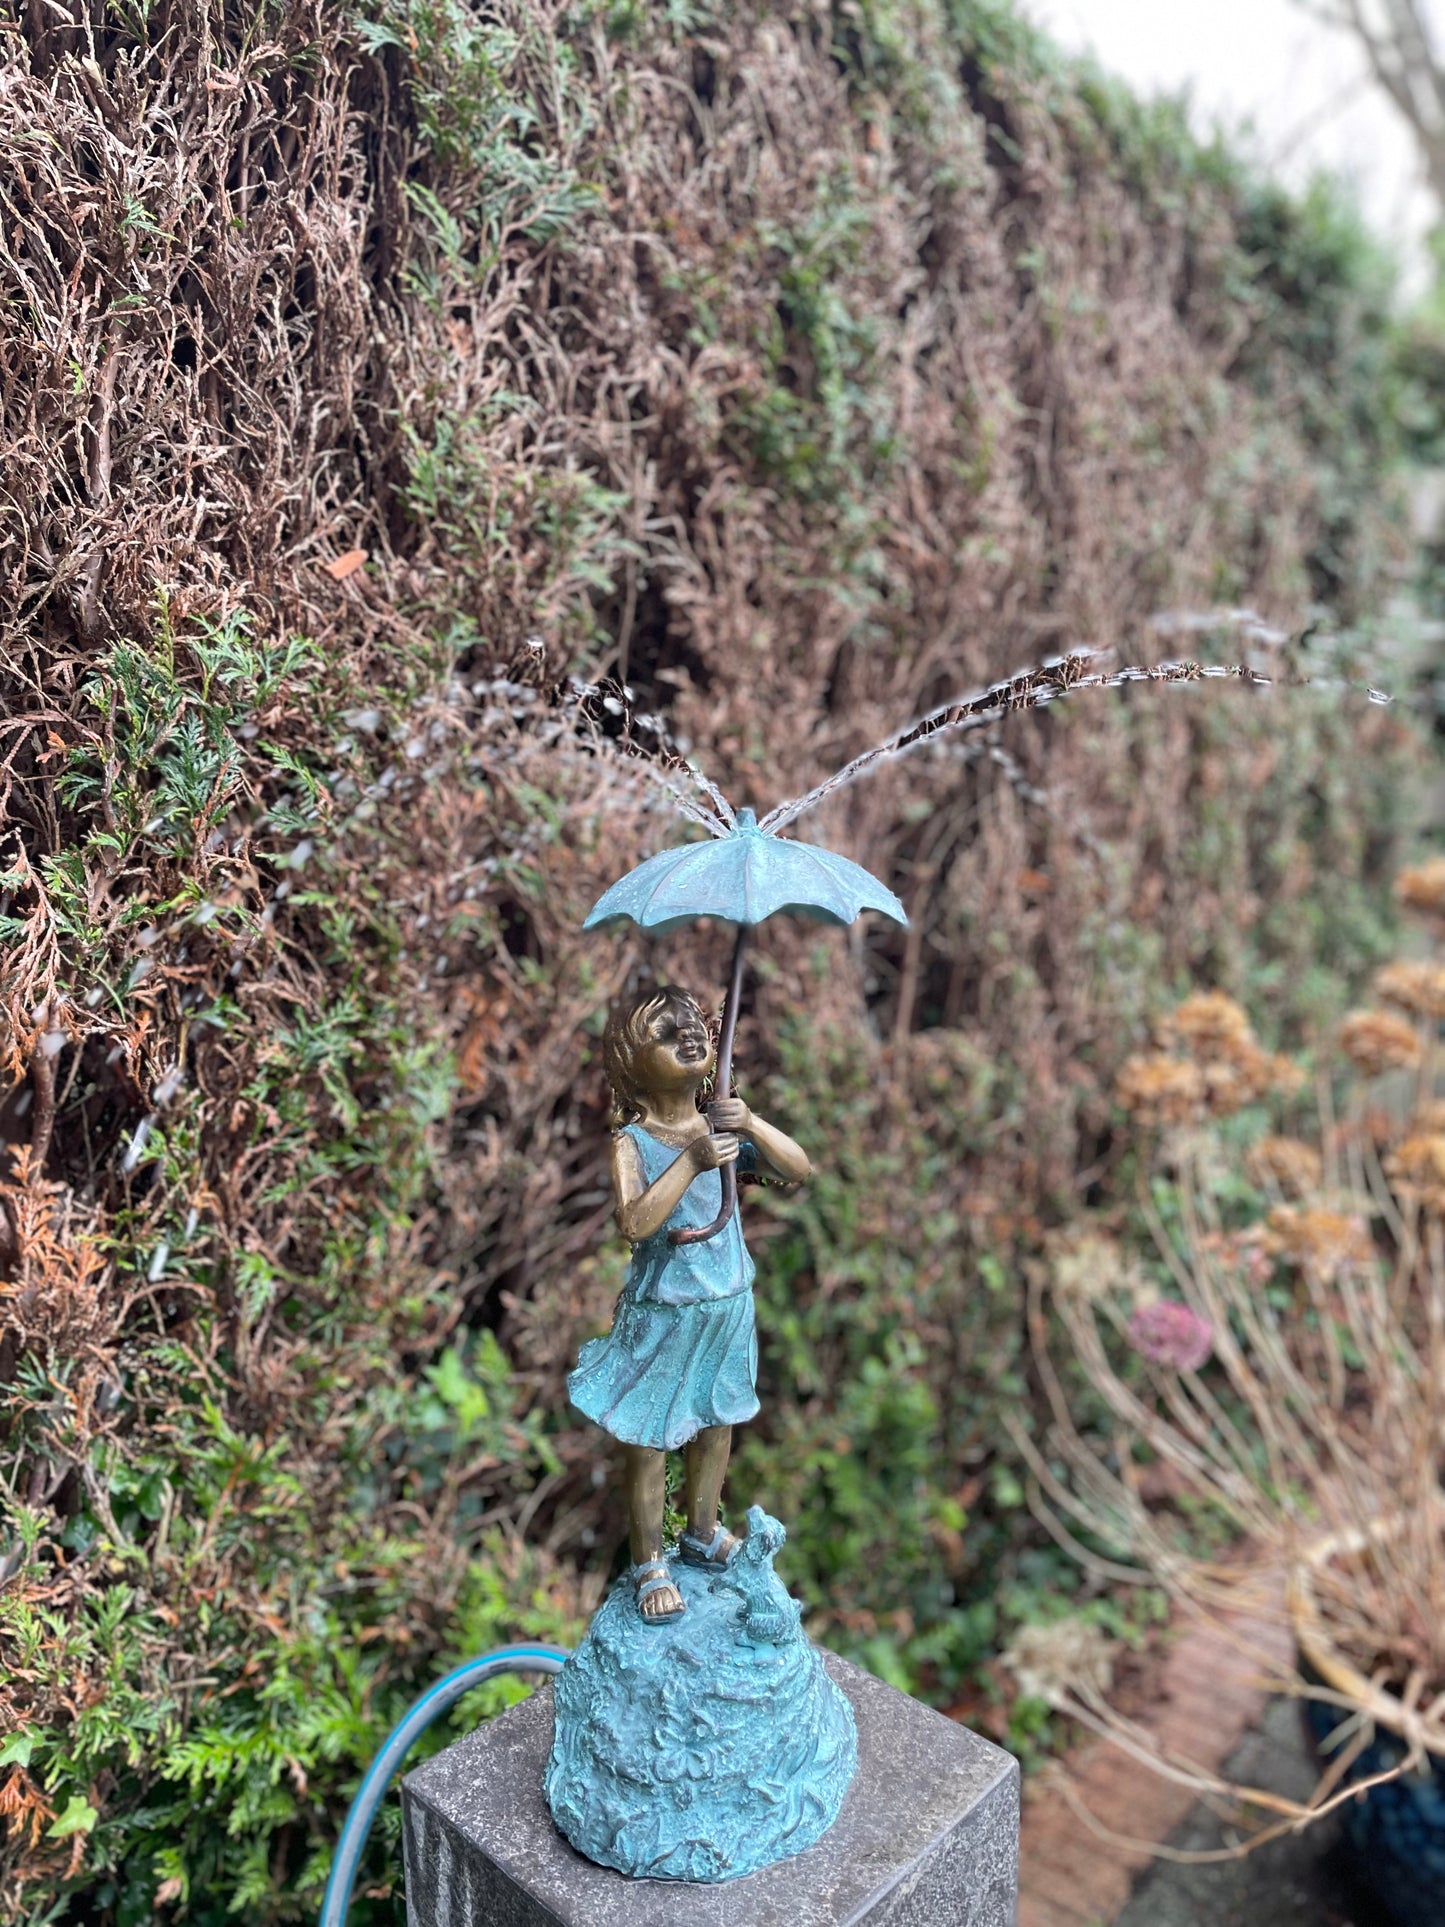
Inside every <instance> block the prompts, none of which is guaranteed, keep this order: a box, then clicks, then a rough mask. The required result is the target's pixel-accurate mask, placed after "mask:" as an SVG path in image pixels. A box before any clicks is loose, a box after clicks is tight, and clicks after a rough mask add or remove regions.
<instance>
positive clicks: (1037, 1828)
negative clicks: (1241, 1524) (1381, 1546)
mask: <svg viewBox="0 0 1445 1927" xmlns="http://www.w3.org/2000/svg"><path fill="white" fill-rule="evenodd" d="M1236 1632H1237V1634H1238V1637H1239V1639H1240V1641H1241V1643H1247V1644H1248V1645H1251V1646H1253V1647H1255V1648H1256V1649H1265V1650H1267V1651H1269V1652H1270V1653H1271V1654H1278V1655H1279V1656H1280V1657H1281V1658H1284V1657H1285V1656H1286V1655H1287V1654H1288V1652H1289V1646H1290V1641H1289V1633H1288V1629H1287V1628H1286V1627H1285V1625H1284V1624H1283V1619H1282V1615H1277V1616H1271V1617H1269V1618H1260V1619H1250V1620H1239V1621H1237V1622H1236ZM1265 1705H1266V1695H1265V1693H1264V1692H1263V1691H1262V1690H1261V1688H1260V1687H1259V1686H1258V1685H1257V1684H1256V1682H1255V1680H1254V1679H1253V1678H1252V1677H1251V1667H1250V1662H1249V1660H1248V1658H1247V1657H1246V1655H1245V1654H1244V1653H1242V1652H1241V1651H1240V1649H1239V1646H1237V1645H1236V1644H1235V1643H1234V1642H1233V1641H1232V1640H1230V1639H1229V1638H1227V1637H1226V1636H1225V1635H1224V1634H1223V1633H1221V1632H1219V1631H1216V1630H1213V1629H1209V1628H1205V1627H1198V1626H1196V1627H1190V1628H1188V1629H1187V1630H1186V1631H1185V1632H1184V1633H1183V1634H1182V1635H1181V1636H1180V1637H1179V1638H1178V1639H1176V1640H1175V1641H1174V1643H1173V1645H1172V1646H1171V1648H1170V1650H1169V1652H1168V1653H1167V1655H1166V1657H1165V1660H1164V1667H1163V1674H1162V1680H1161V1686H1160V1691H1159V1696H1158V1699H1157V1701H1156V1702H1155V1704H1154V1705H1153V1706H1152V1707H1151V1708H1150V1709H1149V1711H1148V1712H1147V1713H1146V1714H1144V1715H1143V1716H1142V1717H1141V1718H1140V1720H1139V1722H1138V1723H1139V1725H1140V1726H1142V1727H1144V1728H1145V1729H1146V1730H1148V1731H1150V1732H1152V1733H1154V1734H1155V1735H1156V1736H1157V1738H1158V1740H1159V1742H1160V1743H1161V1744H1162V1745H1163V1746H1164V1747H1166V1748H1167V1749H1169V1750H1170V1751H1171V1752H1173V1753H1175V1754H1178V1755H1182V1756H1184V1757H1185V1758H1188V1759H1190V1760H1192V1761H1194V1762H1195V1763H1196V1764H1198V1765H1200V1766H1202V1767H1206V1768H1210V1769H1217V1768H1219V1767H1221V1766H1223V1765H1224V1764H1225V1763H1226V1762H1227V1761H1228V1760H1229V1759H1230V1757H1231V1755H1233V1754H1234V1753H1235V1752H1236V1750H1237V1748H1238V1747H1239V1745H1240V1742H1241V1740H1242V1739H1243V1737H1244V1736H1245V1734H1246V1733H1247V1732H1248V1731H1249V1730H1250V1729H1251V1728H1253V1727H1255V1726H1257V1725H1258V1724H1259V1722H1260V1720H1261V1718H1262V1717H1263V1714H1264V1711H1265ZM1066 1767H1067V1771H1068V1775H1069V1780H1070V1783H1071V1785H1072V1788H1073V1790H1074V1793H1075V1795H1076V1797H1077V1798H1078V1799H1079V1800H1080V1801H1081V1802H1082V1804H1083V1806H1084V1807H1085V1808H1086V1809H1087V1810H1088V1812H1089V1813H1091V1814H1092V1815H1093V1816H1094V1819H1095V1821H1096V1822H1097V1823H1098V1826H1099V1828H1100V1829H1101V1830H1102V1832H1096V1831H1095V1830H1094V1829H1093V1828H1091V1827H1090V1826H1088V1825H1087V1824H1086V1823H1085V1822H1084V1821H1083V1820H1082V1819H1080V1818H1079V1817H1078V1816H1077V1815H1076V1814H1075V1812H1074V1811H1073V1810H1072V1808H1071V1806H1070V1805H1069V1804H1068V1802H1067V1801H1066V1800H1065V1799H1064V1798H1063V1797H1061V1795H1060V1794H1059V1793H1058V1791H1057V1790H1056V1789H1050V1788H1048V1786H1047V1784H1044V1785H1041V1786H1038V1787H1036V1788H1034V1789H1032V1790H1031V1791H1030V1792H1029V1793H1028V1794H1027V1795H1026V1797H1025V1802H1024V1818H1023V1841H1022V1866H1021V1873H1020V1895H1019V1919H1018V1927H1114V1923H1116V1922H1119V1921H1120V1916H1121V1914H1123V1912H1124V1909H1125V1907H1126V1906H1127V1904H1128V1902H1129V1897H1130V1894H1131V1892H1132V1891H1133V1890H1134V1888H1135V1886H1136V1883H1138V1882H1139V1880H1140V1876H1141V1875H1143V1874H1145V1873H1146V1872H1147V1871H1148V1869H1149V1868H1151V1867H1152V1866H1153V1865H1155V1864H1156V1863H1155V1862H1154V1860H1153V1858H1152V1856H1151V1855H1150V1854H1149V1853H1147V1852H1146V1851H1143V1850H1142V1849H1141V1848H1140V1847H1134V1846H1128V1845H1125V1844H1124V1841H1136V1842H1151V1843H1158V1842H1163V1841H1166V1840H1168V1839H1169V1838H1170V1837H1171V1835H1174V1834H1176V1833H1177V1832H1178V1831H1179V1830H1180V1829H1181V1828H1182V1827H1184V1826H1185V1825H1186V1823H1187V1822H1188V1821H1189V1820H1190V1817H1191V1815H1192V1813H1193V1812H1194V1808H1195V1796H1194V1795H1193V1794H1192V1793H1191V1792H1190V1791H1189V1789H1188V1788H1187V1787H1180V1786H1176V1785H1174V1784H1173V1783H1172V1782H1171V1781H1168V1780H1165V1779H1163V1778H1161V1777H1160V1776H1159V1775H1158V1774H1156V1773H1154V1772H1153V1771H1151V1769H1150V1768H1149V1767H1147V1766H1145V1765H1142V1764H1141V1763H1140V1762H1138V1761H1135V1760H1133V1759H1131V1758H1130V1757H1129V1755H1128V1754H1126V1753H1124V1752H1122V1751H1121V1750H1120V1749H1119V1748H1118V1747H1115V1746H1112V1745H1110V1744H1109V1743H1108V1742H1106V1741H1102V1740H1100V1741H1094V1742H1091V1743H1090V1744H1088V1745H1087V1746H1084V1747H1081V1748H1080V1749H1079V1750H1078V1751H1077V1752H1076V1753H1074V1754H1073V1755H1071V1756H1070V1758H1069V1760H1068V1761H1067V1762H1066ZM1044 1778H1045V1781H1046V1780H1047V1776H1044ZM1107 1835H1117V1836H1121V1838H1119V1839H1111V1838H1108V1837H1104V1836H1107ZM1231 1919H1232V1916H1230V1915H1228V1914H1221V1915H1218V1916H1214V1917H1211V1921H1210V1927H1224V1924H1225V1923H1226V1922H1227V1921H1230V1920H1231ZM1121 1927H1122V1924H1121ZM1130 1927H1152V1923H1151V1922H1150V1920H1148V1919H1147V1918H1145V1917H1141V1918H1139V1919H1137V1920H1133V1919H1131V1921H1130ZM1158 1927H1164V1916H1162V1915H1161V1916H1160V1919H1159V1923H1158ZM1270 1927H1274V1923H1273V1921H1271V1923H1270ZM1311 1927H1323V1921H1322V1920H1320V1919H1319V1918H1318V1917H1317V1918H1316V1920H1315V1921H1314V1922H1312V1923H1311ZM1360 1927H1369V1923H1366V1922H1364V1921H1362V1922H1361V1923H1360Z"/></svg>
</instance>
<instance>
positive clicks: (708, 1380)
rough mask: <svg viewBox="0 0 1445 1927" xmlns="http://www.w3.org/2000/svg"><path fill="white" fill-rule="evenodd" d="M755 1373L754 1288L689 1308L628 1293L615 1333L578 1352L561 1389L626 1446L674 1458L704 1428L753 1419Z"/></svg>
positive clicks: (621, 1303)
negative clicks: (574, 1366) (649, 1448)
mask: <svg viewBox="0 0 1445 1927" xmlns="http://www.w3.org/2000/svg"><path fill="white" fill-rule="evenodd" d="M757 1375H758V1333H757V1321H756V1319H755V1317H754V1313H753V1294H752V1293H751V1292H750V1291H736V1292H733V1293H732V1294H731V1295H730V1296H729V1297H727V1298H704V1299H702V1300H700V1301H699V1302H698V1303H696V1304H692V1305H662V1304H658V1303H656V1302H655V1301H648V1302H645V1303H639V1302H638V1300H636V1299H635V1298H628V1297H626V1296H624V1297H622V1298H620V1299H619V1300H618V1303H617V1315H616V1317H615V1318H614V1319H613V1321H612V1330H611V1331H610V1332H609V1333H608V1334H607V1336H606V1337H605V1338H593V1339H590V1340H589V1341H588V1342H587V1344H585V1345H584V1346H583V1347H582V1350H581V1352H580V1353H579V1355H578V1358H577V1369H576V1371H574V1372H573V1373H572V1374H571V1375H570V1376H569V1378H568V1380H567V1390H568V1393H569V1394H570V1396H571V1399H572V1403H573V1404H574V1405H575V1406H576V1407H577V1409H578V1411H579V1412H585V1413H586V1414H587V1416H588V1418H590V1419H591V1420H592V1421H593V1423H594V1424H597V1425H600V1426H601V1427H602V1429H603V1431H604V1432H609V1433H611V1435H612V1437H613V1438H615V1439H618V1440H620V1441H621V1443H622V1444H623V1445H648V1446H652V1447H653V1448H654V1449H655V1450H660V1451H666V1452H672V1451H675V1450H676V1449H677V1447H678V1446H680V1445H686V1443H687V1441H688V1440H689V1439H690V1438H693V1437H694V1436H695V1435H696V1434H697V1433H698V1432H701V1431H702V1430H703V1429H704V1427H706V1426H709V1425H743V1424H745V1423H746V1422H747V1420H748V1419H750V1418H756V1417H757V1414H758V1393H757Z"/></svg>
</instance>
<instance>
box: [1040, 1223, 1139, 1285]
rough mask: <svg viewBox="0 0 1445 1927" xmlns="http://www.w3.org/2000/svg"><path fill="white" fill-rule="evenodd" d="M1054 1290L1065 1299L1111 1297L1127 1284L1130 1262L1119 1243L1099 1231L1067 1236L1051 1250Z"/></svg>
mask: <svg viewBox="0 0 1445 1927" xmlns="http://www.w3.org/2000/svg"><path fill="white" fill-rule="evenodd" d="M1052 1257H1053V1267H1054V1289H1055V1291H1058V1292H1062V1293H1063V1294H1064V1295H1065V1296H1066V1297H1081V1298H1085V1299H1102V1298H1109V1297H1112V1296H1113V1295H1114V1294H1115V1293H1116V1292H1117V1291H1119V1290H1120V1289H1121V1288H1122V1287H1124V1286H1125V1285H1126V1282H1127V1277H1128V1269H1129V1267H1128V1263H1127V1261H1126V1259H1125V1257H1124V1253H1123V1251H1122V1250H1121V1249H1120V1247H1119V1245H1118V1243H1117V1241H1116V1240H1115V1239H1113V1238H1104V1237H1100V1236H1099V1234H1098V1233H1097V1232H1092V1231H1086V1232H1083V1233H1082V1234H1077V1233H1076V1234H1075V1235H1073V1236H1064V1237H1060V1238H1059V1239H1057V1240H1056V1241H1055V1243H1054V1245H1053V1249H1052Z"/></svg>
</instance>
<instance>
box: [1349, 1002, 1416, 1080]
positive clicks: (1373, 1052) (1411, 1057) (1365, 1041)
mask: <svg viewBox="0 0 1445 1927" xmlns="http://www.w3.org/2000/svg"><path fill="white" fill-rule="evenodd" d="M1340 1048H1341V1049H1342V1050H1343V1051H1344V1053H1345V1055H1346V1057H1348V1058H1349V1060H1350V1062H1351V1063H1352V1064H1353V1065H1354V1067H1355V1069H1356V1070H1358V1071H1363V1072H1364V1074H1365V1076H1366V1077H1378V1076H1380V1075H1381V1073H1382V1072H1384V1071H1410V1070H1414V1069H1415V1067H1416V1065H1417V1064H1418V1063H1419V1062H1420V1039H1419V1037H1418V1036H1417V1035H1416V1032H1415V1026H1414V1025H1413V1024H1412V1023H1410V1022H1409V1021H1408V1020H1407V1019H1406V1018H1404V1017H1397V1016H1396V1015H1395V1013H1394V1012H1393V1011H1391V1010H1352V1011H1351V1012H1350V1014H1349V1016H1348V1017H1347V1018H1346V1019H1345V1021H1344V1022H1343V1023H1342V1024H1341V1025H1340Z"/></svg>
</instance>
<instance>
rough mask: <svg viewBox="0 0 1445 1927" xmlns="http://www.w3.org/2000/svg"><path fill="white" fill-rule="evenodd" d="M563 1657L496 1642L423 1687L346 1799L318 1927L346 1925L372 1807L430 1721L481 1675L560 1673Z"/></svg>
mask: <svg viewBox="0 0 1445 1927" xmlns="http://www.w3.org/2000/svg"><path fill="white" fill-rule="evenodd" d="M566 1657H567V1654H566V1651H565V1650H564V1648H562V1647H560V1646H498V1647H496V1648H495V1649H494V1650H493V1651H492V1652H490V1653H483V1654H482V1656H481V1658H480V1659H469V1660H468V1661H467V1663H466V1665H465V1666H458V1667H457V1668H456V1670H455V1672H451V1673H448V1674H447V1676H446V1678H445V1679H440V1680H438V1681H437V1683H436V1685H435V1686H433V1687H432V1688H431V1690H430V1691H429V1692H426V1693H423V1694H422V1696H421V1698H420V1699H419V1700H418V1701H417V1703H416V1705H415V1706H413V1707H412V1709H411V1711H410V1712H409V1713H408V1714H407V1716H406V1718H405V1719H404V1720H402V1721H401V1723H400V1724H399V1725H398V1726H396V1727H394V1728H393V1729H392V1732H391V1734H390V1737H389V1738H388V1739H387V1742H386V1744H385V1746H383V1747H382V1749H381V1751H380V1752H379V1753H378V1754H377V1756H376V1758H375V1759H374V1760H373V1761H372V1763H371V1765H370V1766H369V1767H368V1768H367V1770H366V1778H365V1779H364V1780H363V1781H362V1783H361V1785H360V1787H359V1788H358V1790H357V1795H356V1798H355V1799H354V1800H353V1801H352V1803H351V1811H350V1813H348V1814H347V1816H346V1825H345V1826H344V1827H343V1828H342V1829H341V1838H340V1839H339V1840H338V1841H337V1843H336V1857H335V1859H333V1861H332V1862H331V1878H330V1879H329V1880H328V1881H327V1883H326V1897H325V1899H324V1900H323V1901H322V1903H321V1927H346V1910H347V1908H348V1907H349V1906H350V1905H351V1889H352V1888H353V1887H354V1886H355V1884H356V1873H357V1869H358V1867H359V1866H360V1865H361V1856H362V1854H363V1852H364V1851H365V1849H366V1838H367V1835H368V1834H369V1833H370V1832H371V1823H372V1821H373V1820H374V1819H375V1818H376V1809H377V1808H378V1807H379V1806H380V1805H381V1803H382V1801H383V1799H384V1798H385V1797H386V1789H387V1788H388V1786H390V1784H391V1776H392V1774H393V1773H395V1772H396V1770H397V1768H398V1767H399V1766H400V1765H401V1763H402V1761H403V1760H404V1759H405V1758H406V1756H407V1754H408V1753H409V1752H410V1751H411V1749H412V1747H413V1746H415V1744H416V1742H417V1741H418V1740H419V1739H420V1738H421V1736H422V1734H423V1733H424V1732H425V1731H426V1729H427V1728H428V1727H429V1726H430V1725H431V1723H432V1721H433V1720H434V1719H438V1718H439V1717H440V1716H441V1715H442V1714H443V1713H445V1712H446V1711H447V1709H448V1707H451V1706H455V1705H456V1703H457V1701H458V1700H459V1699H460V1698H461V1696H462V1694H463V1693H468V1692H470V1691H471V1689H472V1687H474V1686H480V1685H481V1683H482V1681H483V1680H484V1679H496V1678H497V1677H498V1675H499V1674H502V1673H560V1672H561V1670H562V1662H563V1660H564V1659H566Z"/></svg>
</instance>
